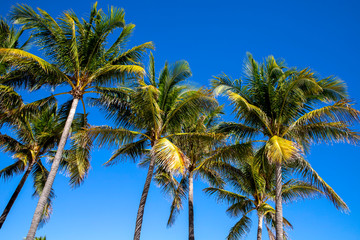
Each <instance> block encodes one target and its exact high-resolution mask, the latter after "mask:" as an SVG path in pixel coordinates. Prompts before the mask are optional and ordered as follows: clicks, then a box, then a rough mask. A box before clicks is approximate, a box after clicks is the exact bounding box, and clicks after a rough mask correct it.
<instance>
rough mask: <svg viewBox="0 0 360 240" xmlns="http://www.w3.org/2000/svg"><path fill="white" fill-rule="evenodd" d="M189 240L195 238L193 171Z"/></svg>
mask: <svg viewBox="0 0 360 240" xmlns="http://www.w3.org/2000/svg"><path fill="white" fill-rule="evenodd" d="M189 240H195V233H194V184H193V173H192V172H190V174H189Z"/></svg>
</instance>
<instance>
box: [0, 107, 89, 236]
mask: <svg viewBox="0 0 360 240" xmlns="http://www.w3.org/2000/svg"><path fill="white" fill-rule="evenodd" d="M66 116H67V111H66V108H65V107H62V108H61V109H60V110H59V111H58V109H57V104H49V105H46V106H44V107H43V108H42V109H41V110H40V111H37V112H35V113H30V114H21V115H18V117H17V121H16V122H12V123H13V124H12V125H10V127H11V128H12V130H13V132H14V134H15V137H11V136H9V135H6V134H0V148H2V149H3V151H4V152H6V153H9V154H11V155H12V157H13V159H14V160H15V162H14V163H13V164H11V165H9V166H8V167H5V168H4V169H2V170H1V171H0V177H1V178H3V179H5V180H7V179H9V178H11V177H13V176H14V175H17V174H20V173H23V176H22V178H21V180H20V182H19V184H18V186H17V187H16V189H15V191H14V193H13V194H12V196H11V198H10V200H9V202H8V204H7V205H6V207H5V209H4V211H3V213H2V215H1V216H0V229H1V227H2V226H3V224H4V222H5V220H6V217H7V215H8V214H9V212H10V210H11V208H12V206H13V204H14V202H15V201H16V199H17V197H18V195H19V193H20V191H21V189H22V187H23V186H24V184H25V182H26V180H27V179H28V177H29V175H30V174H31V175H32V177H33V181H34V188H35V193H34V195H35V196H40V194H41V193H42V191H43V189H44V186H45V182H46V179H47V177H48V175H49V172H48V170H47V169H46V168H45V166H44V164H43V162H44V159H47V158H48V157H49V155H51V151H52V150H53V149H54V148H55V147H56V145H57V143H58V141H59V139H60V136H61V134H62V130H63V128H64V125H65V121H66ZM84 123H85V122H84V116H82V115H79V116H77V117H76V118H75V120H74V124H73V127H72V130H73V131H76V130H79V129H80V128H81V127H83V126H84ZM72 156H74V154H73V155H72ZM62 165H63V166H64V167H65V168H66V169H67V170H70V169H71V170H72V169H79V168H83V169H84V171H83V172H81V173H80V174H78V172H77V171H67V172H68V173H69V175H70V176H71V179H72V182H71V183H72V185H73V186H74V185H76V184H74V183H75V182H76V183H80V182H82V181H83V179H84V178H85V176H86V173H87V171H88V166H89V164H88V158H77V159H75V158H74V157H67V158H64V159H63V161H62ZM53 197H54V193H53V190H51V192H50V195H49V197H48V199H47V203H46V207H45V210H44V212H43V214H42V222H43V223H44V222H46V221H47V219H48V218H49V216H50V213H51V209H52V207H51V202H52V198H53Z"/></svg>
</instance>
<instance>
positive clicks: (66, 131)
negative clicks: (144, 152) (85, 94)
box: [26, 98, 79, 240]
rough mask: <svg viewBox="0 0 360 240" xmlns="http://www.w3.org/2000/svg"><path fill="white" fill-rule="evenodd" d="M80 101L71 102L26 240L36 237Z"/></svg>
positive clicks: (75, 99)
mask: <svg viewBox="0 0 360 240" xmlns="http://www.w3.org/2000/svg"><path fill="white" fill-rule="evenodd" d="M78 103H79V99H78V98H74V99H73V102H72V104H71V108H70V112H69V115H68V117H67V119H66V123H65V127H64V130H63V133H62V134H61V138H60V142H59V145H58V149H57V151H56V154H55V158H54V161H53V163H52V165H51V170H50V173H49V175H48V178H47V180H46V183H45V186H44V189H43V191H42V193H41V195H40V199H39V201H38V204H37V206H36V209H35V213H34V216H33V219H32V221H31V225H30V230H29V232H28V234H27V236H26V240H33V239H34V237H35V233H36V230H37V228H38V226H39V223H40V220H41V216H42V213H43V211H44V207H45V205H46V203H47V199H48V197H49V194H50V191H51V188H52V185H53V183H54V180H55V177H56V174H57V171H58V169H59V164H60V160H61V157H62V153H63V150H64V148H65V144H66V140H67V138H68V136H69V132H70V128H71V124H72V121H73V119H74V116H75V112H76V107H77V105H78Z"/></svg>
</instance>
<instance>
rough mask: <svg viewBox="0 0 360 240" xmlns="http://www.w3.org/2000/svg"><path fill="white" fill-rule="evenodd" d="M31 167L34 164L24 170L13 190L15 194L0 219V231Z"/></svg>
mask: <svg viewBox="0 0 360 240" xmlns="http://www.w3.org/2000/svg"><path fill="white" fill-rule="evenodd" d="M33 166H34V163H32V164H30V165H29V167H28V168H27V169H26V171H25V173H24V175H23V176H22V178H21V180H20V182H19V184H18V186H17V187H16V189H15V192H14V193H13V195H12V196H11V198H10V200H9V202H8V204H7V205H6V207H5V209H4V211H3V213H2V214H1V217H0V229H1V228H2V225H3V224H4V222H5V220H6V217H7V215H8V214H9V212H10V210H11V208H12V206H13V204H14V203H15V201H16V198H17V197H18V196H19V193H20V191H21V189H22V187H23V186H24V184H25V182H26V179H27V178H28V176H29V174H30V173H31V170H32V168H33Z"/></svg>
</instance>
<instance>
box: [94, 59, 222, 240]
mask: <svg viewBox="0 0 360 240" xmlns="http://www.w3.org/2000/svg"><path fill="white" fill-rule="evenodd" d="M154 64H155V63H154V58H153V56H152V55H151V56H150V66H149V73H148V76H149V78H148V80H147V81H143V80H140V81H139V82H138V83H137V84H133V86H132V87H127V86H120V87H118V88H116V89H110V88H102V91H103V94H102V95H101V97H100V98H99V99H97V100H95V101H94V104H95V105H97V106H101V107H102V109H106V112H107V117H108V118H110V119H113V120H114V121H115V123H116V124H117V127H115V128H112V127H108V126H102V127H93V128H89V129H87V133H88V136H89V137H90V138H91V139H93V140H96V141H97V143H98V144H99V145H100V146H102V145H104V144H107V145H114V144H115V145H117V146H119V149H118V150H116V151H115V153H114V154H113V156H112V157H111V158H110V160H109V161H108V162H106V165H107V166H109V165H112V164H115V163H117V162H118V161H119V160H121V159H123V158H124V157H129V158H131V159H137V158H138V157H142V156H147V157H148V158H149V168H148V173H147V176H146V180H145V185H144V188H143V192H142V195H141V199H140V204H139V209H138V213H137V218H136V226H135V234H134V240H139V239H140V234H141V227H142V221H143V215H144V209H145V203H146V199H147V195H148V192H149V187H150V183H151V180H152V176H153V172H154V168H155V165H157V166H160V167H162V168H164V169H166V170H167V171H177V172H180V173H184V170H185V167H186V165H187V162H188V160H187V158H186V157H185V156H184V154H183V153H182V151H181V150H180V149H179V147H178V146H177V145H176V144H174V143H173V142H172V141H171V139H172V138H175V137H176V136H183V135H186V133H182V131H181V127H182V124H183V123H184V122H186V121H188V120H189V119H194V118H195V117H196V116H197V115H198V113H199V112H204V111H207V110H210V109H211V108H213V107H215V106H216V104H217V102H216V100H215V99H214V98H212V97H211V96H209V95H208V92H207V91H204V90H201V89H200V90H193V89H191V88H189V87H188V86H186V85H183V84H181V83H182V82H183V81H185V80H186V79H187V78H189V77H190V76H191V71H190V68H189V65H188V63H187V62H186V61H178V62H176V63H175V64H173V65H168V64H167V63H166V64H165V67H164V68H163V69H162V70H161V72H160V74H159V77H158V78H156V76H155V67H154Z"/></svg>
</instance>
